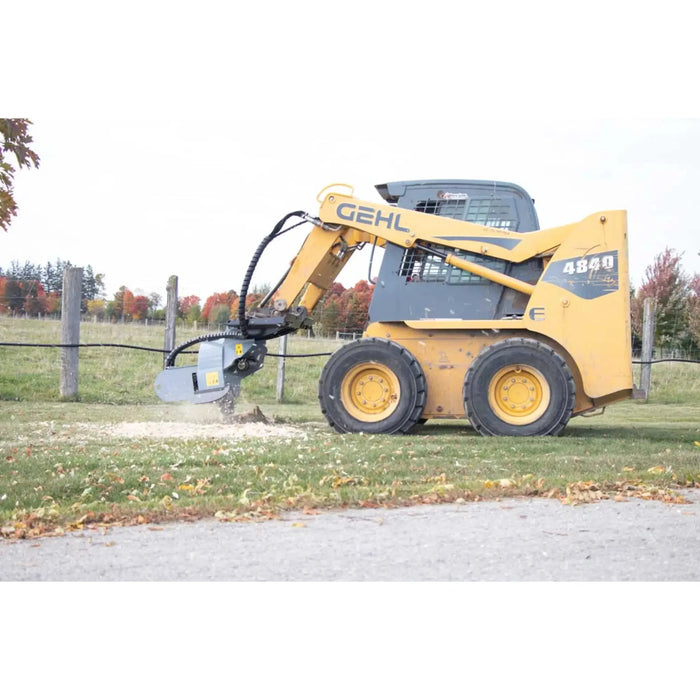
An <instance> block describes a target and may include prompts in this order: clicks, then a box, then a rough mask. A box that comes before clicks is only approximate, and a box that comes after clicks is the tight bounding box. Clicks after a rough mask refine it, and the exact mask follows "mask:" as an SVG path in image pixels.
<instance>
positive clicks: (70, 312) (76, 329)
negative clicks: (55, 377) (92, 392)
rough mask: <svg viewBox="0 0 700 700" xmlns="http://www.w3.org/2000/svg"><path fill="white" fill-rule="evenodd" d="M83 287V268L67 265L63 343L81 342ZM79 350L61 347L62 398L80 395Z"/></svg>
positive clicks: (63, 305)
mask: <svg viewBox="0 0 700 700" xmlns="http://www.w3.org/2000/svg"><path fill="white" fill-rule="evenodd" d="M82 287H83V269H82V268H81V267H67V268H66V269H65V270H64V272H63V295H62V299H61V345H78V343H80V301H81V297H82ZM78 352H79V349H78V348H77V347H75V348H61V370H60V377H59V383H58V389H59V393H60V395H61V398H62V399H76V398H77V396H78Z"/></svg>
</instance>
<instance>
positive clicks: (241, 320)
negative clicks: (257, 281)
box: [238, 211, 306, 338]
mask: <svg viewBox="0 0 700 700" xmlns="http://www.w3.org/2000/svg"><path fill="white" fill-rule="evenodd" d="M305 215H306V212H303V211H293V212H290V213H289V214H287V215H286V216H285V217H283V218H282V219H280V220H279V221H278V222H277V224H276V225H275V227H274V228H273V229H272V231H270V233H268V234H267V236H265V238H263V239H262V241H260V245H259V246H258V247H257V249H256V251H255V253H254V254H253V257H252V258H251V260H250V264H249V265H248V270H247V271H246V273H245V277H244V278H243V285H242V286H241V293H240V297H239V299H238V327H239V329H240V332H241V335H242V336H243V337H244V338H247V337H248V319H247V318H246V315H245V300H246V297H247V296H248V288H249V287H250V281H251V279H252V278H253V273H254V272H255V268H256V266H257V264H258V261H259V260H260V256H261V255H262V254H263V251H264V250H265V248H267V246H268V244H269V243H270V242H271V241H272V240H274V239H275V238H277V236H279V235H280V234H282V233H284V231H283V230H282V227H283V226H284V225H285V224H286V223H287V221H288V220H289V219H291V218H292V217H294V216H299V217H304V216H305ZM301 223H304V222H301ZM298 225H300V224H297V226H298ZM287 230H289V229H287Z"/></svg>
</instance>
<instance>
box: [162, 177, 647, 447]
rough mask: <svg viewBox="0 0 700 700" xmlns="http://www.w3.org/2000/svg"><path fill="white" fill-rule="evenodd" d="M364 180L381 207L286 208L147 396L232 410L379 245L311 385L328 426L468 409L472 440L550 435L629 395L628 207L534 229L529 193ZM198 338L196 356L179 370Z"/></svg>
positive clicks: (332, 196)
mask: <svg viewBox="0 0 700 700" xmlns="http://www.w3.org/2000/svg"><path fill="white" fill-rule="evenodd" d="M377 189H378V191H379V193H380V194H381V195H382V197H383V199H384V200H385V201H384V202H383V203H376V202H368V201H362V200H360V199H357V198H355V197H354V196H353V192H352V189H351V188H349V187H348V186H346V185H331V186H329V187H327V188H325V189H324V190H322V191H321V193H319V196H318V201H319V203H320V208H319V211H318V215H317V216H312V215H309V214H307V213H305V212H302V211H299V212H292V213H291V214H288V215H287V216H286V217H284V218H283V219H282V220H281V221H280V222H279V223H278V224H277V226H276V227H275V229H273V231H272V232H271V233H270V234H269V235H268V236H267V237H266V238H265V239H263V241H262V242H261V244H260V246H259V247H258V249H257V250H256V252H255V255H254V256H253V259H252V260H251V263H250V266H249V268H248V271H247V274H246V277H245V279H244V283H243V288H242V289H241V294H240V299H241V302H240V307H239V314H238V318H237V319H233V320H231V321H230V322H229V324H228V326H227V330H226V332H224V333H221V334H214V335H209V336H201V337H199V338H195V339H193V340H191V341H189V342H187V343H185V344H183V345H181V346H180V347H178V348H176V349H175V350H173V351H172V352H171V353H170V356H169V357H168V358H167V361H166V368H165V369H164V370H163V372H161V373H160V375H159V376H158V378H157V380H156V392H157V394H158V395H159V396H160V397H161V398H162V399H163V400H165V401H193V402H207V401H221V402H223V403H224V404H228V405H232V403H233V402H234V401H235V399H236V397H237V396H238V394H239V391H240V382H241V379H242V378H243V377H245V376H247V375H248V374H251V373H253V372H256V371H258V370H259V369H261V367H262V366H263V364H264V359H265V355H266V352H267V349H266V341H267V340H270V339H272V338H276V337H279V336H282V335H285V334H288V333H292V332H294V331H296V330H298V329H302V328H308V327H310V319H309V316H310V314H311V312H312V311H313V309H314V307H315V306H316V304H318V303H319V301H320V300H321V299H322V298H323V296H324V294H325V293H326V292H327V291H328V290H329V289H330V287H331V285H332V284H333V282H334V280H335V279H336V278H337V277H338V274H339V273H340V271H341V270H342V269H343V267H344V266H345V264H346V263H347V261H348V260H349V259H350V258H351V256H352V255H353V254H354V252H355V251H357V250H358V249H360V248H362V247H364V246H367V245H368V246H373V247H374V246H377V247H380V248H382V249H383V257H382V262H381V266H380V269H379V273H378V275H377V277H376V280H375V286H374V291H373V296H372V302H371V305H370V308H369V323H368V326H367V328H366V330H365V332H364V334H363V337H362V338H361V339H359V340H356V341H353V342H350V343H348V344H346V345H344V346H342V347H341V348H340V349H339V350H337V351H336V352H335V353H334V354H333V355H332V356H331V357H330V359H329V360H328V362H327V363H326V365H325V367H324V368H323V371H322V373H321V377H320V380H319V401H320V405H321V409H322V411H323V413H324V415H325V416H326V418H327V420H328V422H329V424H330V425H331V426H333V427H334V428H335V429H336V430H337V431H339V432H366V433H405V432H408V431H409V430H411V429H412V428H413V427H414V426H415V425H416V424H417V423H419V422H424V421H425V420H428V419H431V418H440V419H443V418H465V417H467V418H468V419H469V421H470V422H471V424H472V425H473V427H474V428H475V429H476V430H477V431H478V432H479V433H481V434H482V435H512V436H530V435H557V434H559V433H560V432H561V431H562V430H563V429H564V427H565V426H566V425H567V423H568V421H569V419H570V418H571V417H572V416H575V415H579V414H583V413H587V412H591V411H594V410H597V409H599V408H601V407H604V406H606V405H608V404H610V403H612V402H614V401H618V400H621V399H626V398H630V397H631V396H632V394H633V388H634V387H633V379H632V358H631V342H630V314H629V277H628V257H627V217H626V212H624V211H604V212H598V213H596V214H592V215H590V216H588V217H586V218H585V219H583V220H582V221H579V222H578V223H574V224H568V225H566V226H559V227H556V228H550V229H545V230H540V229H539V224H538V220H537V214H536V212H535V208H534V202H533V200H532V199H531V198H530V196H529V195H528V194H527V193H526V192H525V190H523V189H522V188H521V187H518V186H517V185H513V184H510V183H505V182H491V181H480V180H444V181H436V180H427V181H404V182H391V183H387V184H384V185H378V186H377ZM294 217H298V218H301V219H302V221H307V222H309V223H311V224H312V228H311V231H310V232H309V234H308V236H307V238H306V240H305V241H304V243H303V244H302V246H301V248H300V250H299V252H298V254H297V255H296V257H295V258H294V260H293V261H292V263H291V265H290V267H289V269H288V271H287V272H286V273H285V275H284V276H283V278H282V279H281V280H280V282H279V283H278V284H277V285H276V286H275V288H274V289H273V290H272V291H271V292H270V293H269V294H268V296H267V297H266V299H264V300H263V302H262V303H261V305H260V307H259V308H257V309H255V310H254V311H251V312H249V313H246V310H245V297H246V294H247V291H248V287H249V285H250V281H251V278H252V274H253V272H254V270H255V268H256V266H257V264H258V261H259V259H260V257H261V255H262V252H263V250H264V249H265V247H266V246H267V245H268V244H269V243H270V242H271V241H272V240H273V239H275V238H276V237H277V236H279V235H281V234H282V233H283V232H284V226H285V225H286V223H287V221H288V220H289V219H291V218H294ZM196 343H199V344H200V349H199V353H198V363H197V365H193V366H186V367H176V366H175V358H176V357H177V355H178V354H179V353H180V352H182V350H184V349H185V348H186V347H191V346H192V345H194V344H196Z"/></svg>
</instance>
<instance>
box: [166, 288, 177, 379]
mask: <svg viewBox="0 0 700 700" xmlns="http://www.w3.org/2000/svg"><path fill="white" fill-rule="evenodd" d="M166 290H167V299H166V302H165V344H164V345H163V350H165V352H166V353H169V352H170V351H171V350H172V349H173V348H174V347H175V324H176V322H177V275H171V276H170V277H169V278H168V286H167V287H166ZM166 359H167V355H166V354H165V353H163V367H165V360H166Z"/></svg>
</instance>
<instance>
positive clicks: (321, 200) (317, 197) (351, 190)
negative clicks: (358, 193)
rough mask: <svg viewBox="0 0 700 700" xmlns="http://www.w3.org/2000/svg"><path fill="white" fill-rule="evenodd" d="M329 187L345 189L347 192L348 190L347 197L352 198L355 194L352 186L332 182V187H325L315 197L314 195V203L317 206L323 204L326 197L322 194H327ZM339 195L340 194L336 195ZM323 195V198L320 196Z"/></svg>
mask: <svg viewBox="0 0 700 700" xmlns="http://www.w3.org/2000/svg"><path fill="white" fill-rule="evenodd" d="M331 187H345V188H347V189H348V190H350V194H349V195H348V196H349V197H352V196H353V195H354V194H355V188H354V187H353V186H352V185H347V184H345V183H344V182H334V183H333V184H332V185H326V186H325V187H324V188H323V189H322V190H321V191H320V192H319V193H318V194H317V195H316V201H317V202H318V203H319V204H323V200H324V199H325V198H326V195H325V194H324V192H328V191H329V190H330V189H331ZM338 194H340V193H338ZM321 195H323V196H321Z"/></svg>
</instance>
